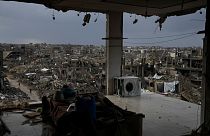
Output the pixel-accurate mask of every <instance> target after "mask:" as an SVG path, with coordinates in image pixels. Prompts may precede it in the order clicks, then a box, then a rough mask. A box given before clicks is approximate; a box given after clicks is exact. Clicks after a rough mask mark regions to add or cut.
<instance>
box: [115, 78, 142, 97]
mask: <svg viewBox="0 0 210 136" xmlns="http://www.w3.org/2000/svg"><path fill="white" fill-rule="evenodd" d="M114 92H115V93H116V94H117V95H119V96H123V97H124V96H139V95H141V82H140V79H139V77H135V76H124V77H115V78H114Z"/></svg>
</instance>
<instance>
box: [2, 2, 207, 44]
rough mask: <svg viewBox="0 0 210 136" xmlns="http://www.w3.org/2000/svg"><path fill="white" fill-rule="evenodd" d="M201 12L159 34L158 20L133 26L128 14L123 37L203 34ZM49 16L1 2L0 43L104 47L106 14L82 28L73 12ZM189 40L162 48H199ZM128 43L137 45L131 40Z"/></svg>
mask: <svg viewBox="0 0 210 136" xmlns="http://www.w3.org/2000/svg"><path fill="white" fill-rule="evenodd" d="M202 10H203V12H204V13H203V14H199V12H196V13H195V14H191V15H186V16H181V17H169V18H168V19H167V20H166V22H165V23H164V24H163V29H162V31H159V28H158V24H156V23H155V20H156V19H157V18H158V17H155V16H153V17H149V18H144V17H141V16H137V18H138V22H137V24H132V22H133V20H134V19H135V16H134V15H133V16H132V17H130V15H129V14H126V13H125V14H124V37H155V36H161V35H172V34H180V33H186V32H192V31H200V30H203V29H204V26H205V21H198V19H200V20H205V10H204V9H202ZM52 14H53V10H52V9H48V8H46V7H44V6H42V5H36V4H23V3H17V2H5V1H0V20H1V21H0V35H1V36H0V42H7V43H10V42H18V41H19V42H29V41H31V42H46V43H75V44H97V45H99V44H105V41H103V40H101V38H103V37H105V36H106V34H105V33H106V28H105V27H106V24H105V22H106V16H105V14H100V15H99V18H98V21H97V22H94V20H95V18H96V17H97V14H96V15H94V14H93V13H92V14H91V15H92V17H91V21H90V23H89V24H88V25H87V26H85V27H83V26H82V23H83V17H84V14H85V13H81V14H80V16H77V12H76V11H69V12H66V13H63V12H57V11H55V12H54V14H55V20H53V19H52ZM193 19H194V21H193ZM196 19H197V21H195V20H196ZM188 39H190V38H188ZM188 39H183V40H182V41H181V42H180V41H173V42H171V43H168V44H165V43H164V44H161V45H164V46H168V45H169V44H170V45H173V46H174V45H175V46H176V45H177V46H179V45H181V44H184V43H185V42H186V45H192V44H195V43H196V44H197V45H198V46H201V45H202V42H200V41H201V39H202V36H194V37H192V38H191V39H190V40H188ZM165 40H167V39H165ZM130 42H140V41H139V40H138V41H137V40H130ZM141 42H148V41H141ZM149 42H152V40H150V41H149ZM126 45H129V44H126Z"/></svg>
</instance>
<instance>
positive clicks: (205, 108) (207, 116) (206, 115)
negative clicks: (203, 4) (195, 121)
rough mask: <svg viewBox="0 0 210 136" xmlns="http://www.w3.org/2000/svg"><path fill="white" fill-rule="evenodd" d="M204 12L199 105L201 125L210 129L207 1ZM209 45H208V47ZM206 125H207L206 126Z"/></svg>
mask: <svg viewBox="0 0 210 136" xmlns="http://www.w3.org/2000/svg"><path fill="white" fill-rule="evenodd" d="M207 3H208V4H207V10H206V27H205V38H204V40H203V42H204V45H203V71H202V75H203V82H202V84H203V85H202V86H203V92H202V104H201V123H205V126H206V127H208V128H210V123H209V121H210V70H209V69H210V63H209V62H210V46H209V45H210V44H209V43H210V39H209V38H210V37H209V31H210V29H209V23H210V22H209V15H210V14H209V10H210V9H209V8H210V7H209V2H208V1H207ZM208 44H209V45H208ZM206 123H208V124H206Z"/></svg>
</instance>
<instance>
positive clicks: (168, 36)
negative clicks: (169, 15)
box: [127, 32, 197, 39]
mask: <svg viewBox="0 0 210 136" xmlns="http://www.w3.org/2000/svg"><path fill="white" fill-rule="evenodd" d="M196 33H197V32H190V33H183V34H176V35H166V36H159V37H134V38H132V37H130V38H129V37H127V39H159V38H168V37H177V36H184V35H192V34H196Z"/></svg>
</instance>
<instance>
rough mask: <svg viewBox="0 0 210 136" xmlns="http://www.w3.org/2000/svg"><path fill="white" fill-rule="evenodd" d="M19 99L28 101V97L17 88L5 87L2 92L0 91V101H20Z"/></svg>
mask: <svg viewBox="0 0 210 136" xmlns="http://www.w3.org/2000/svg"><path fill="white" fill-rule="evenodd" d="M20 99H30V97H28V95H27V94H26V93H24V92H22V91H21V90H20V89H19V88H15V87H10V86H7V87H5V89H4V90H2V91H0V100H20Z"/></svg>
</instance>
